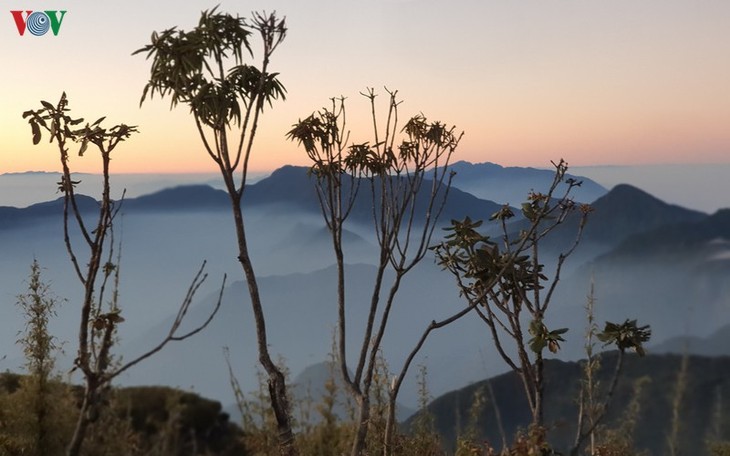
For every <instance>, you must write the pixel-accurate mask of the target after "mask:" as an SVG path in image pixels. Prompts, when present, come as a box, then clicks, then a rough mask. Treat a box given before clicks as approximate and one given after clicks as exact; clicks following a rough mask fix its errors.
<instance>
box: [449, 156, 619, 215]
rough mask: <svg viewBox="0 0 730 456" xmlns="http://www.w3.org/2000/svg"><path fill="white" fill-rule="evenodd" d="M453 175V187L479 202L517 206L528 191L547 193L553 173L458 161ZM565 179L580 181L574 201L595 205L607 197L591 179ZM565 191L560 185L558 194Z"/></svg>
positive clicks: (569, 175)
mask: <svg viewBox="0 0 730 456" xmlns="http://www.w3.org/2000/svg"><path fill="white" fill-rule="evenodd" d="M451 169H452V170H453V171H455V172H456V176H455V177H454V186H455V187H457V188H459V189H461V190H464V191H466V192H469V193H471V194H472V195H475V196H477V197H479V198H482V199H487V200H491V201H496V202H498V203H502V204H504V203H507V204H512V205H518V204H519V203H521V202H522V201H525V199H526V198H527V195H528V193H529V192H530V191H537V192H547V191H548V189H549V188H550V185H551V184H552V183H553V180H554V178H555V170H553V169H539V168H530V167H520V166H508V167H504V166H500V165H497V164H495V163H489V162H484V163H469V162H467V161H458V162H456V163H454V164H453V165H451ZM565 177H566V178H573V179H575V180H578V181H581V182H582V184H581V186H579V187H575V188H573V192H572V193H573V196H574V198H575V199H576V200H577V201H582V202H588V201H594V200H595V199H596V198H598V197H599V196H602V195H604V194H605V193H606V189H605V188H603V187H602V186H601V185H599V184H598V183H596V182H594V181H592V180H591V179H588V178H585V177H582V176H575V175H571V174H567V175H566V176H565ZM566 189H567V184H561V185H560V187H559V188H558V190H557V192H558V193H561V192H563V191H565V190H566Z"/></svg>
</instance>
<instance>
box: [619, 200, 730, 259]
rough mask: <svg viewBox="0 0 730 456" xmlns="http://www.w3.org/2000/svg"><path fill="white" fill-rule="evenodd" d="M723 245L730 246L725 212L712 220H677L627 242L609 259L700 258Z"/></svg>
mask: <svg viewBox="0 0 730 456" xmlns="http://www.w3.org/2000/svg"><path fill="white" fill-rule="evenodd" d="M722 241H726V242H730V209H721V210H719V211H717V212H716V213H714V214H713V215H710V216H707V215H704V216H699V217H690V219H689V220H676V221H675V222H674V223H665V224H663V225H659V226H656V227H654V228H653V229H651V230H646V231H644V232H643V233H636V234H635V235H633V236H631V237H628V238H626V239H625V240H624V241H623V242H622V243H621V244H620V245H619V246H618V247H617V248H616V249H615V250H614V251H613V252H611V254H610V255H609V256H608V257H609V258H611V259H619V258H631V257H639V256H649V255H652V256H654V255H658V254H670V255H675V256H676V255H678V254H681V255H686V254H696V253H700V252H701V251H702V250H703V249H704V248H705V247H710V248H711V250H713V251H716V250H717V249H718V248H719V247H721V246H720V245H719V243H722ZM711 243H713V244H714V245H711Z"/></svg>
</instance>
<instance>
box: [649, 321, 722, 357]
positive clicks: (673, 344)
mask: <svg viewBox="0 0 730 456" xmlns="http://www.w3.org/2000/svg"><path fill="white" fill-rule="evenodd" d="M650 350H651V352H652V353H657V354H660V353H674V354H680V355H681V354H684V353H687V354H690V355H701V356H730V324H728V325H725V326H723V327H721V328H720V329H718V330H717V331H715V332H713V333H712V334H710V335H709V336H707V337H693V336H689V337H687V336H677V337H672V338H669V339H667V340H665V341H664V342H662V343H659V344H656V345H654V346H652V347H651V349H650Z"/></svg>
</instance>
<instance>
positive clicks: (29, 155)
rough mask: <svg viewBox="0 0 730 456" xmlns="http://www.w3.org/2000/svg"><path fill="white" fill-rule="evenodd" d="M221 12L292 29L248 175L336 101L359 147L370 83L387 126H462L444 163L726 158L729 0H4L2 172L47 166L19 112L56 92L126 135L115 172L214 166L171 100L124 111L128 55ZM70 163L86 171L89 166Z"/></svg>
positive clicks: (137, 86)
mask: <svg viewBox="0 0 730 456" xmlns="http://www.w3.org/2000/svg"><path fill="white" fill-rule="evenodd" d="M218 3H220V5H221V6H220V9H221V10H222V11H227V12H231V13H238V14H240V15H242V16H249V15H250V12H251V11H254V10H255V11H260V10H264V9H265V10H267V11H272V10H276V11H277V12H278V13H279V14H280V15H285V16H286V17H287V23H288V25H289V34H288V36H287V39H286V40H285V42H284V43H283V44H282V46H281V47H280V48H279V50H278V52H277V54H275V55H274V57H273V70H274V71H278V72H280V73H281V80H282V82H283V83H284V85H285V86H286V87H287V89H288V99H287V100H286V101H285V102H280V103H277V104H275V106H274V109H273V110H269V111H267V112H266V114H265V116H264V117H263V120H262V123H261V126H260V131H259V136H258V141H257V145H256V149H255V156H254V159H253V168H254V170H257V171H264V170H271V169H274V168H276V167H279V166H281V165H283V164H287V163H289V164H305V163H306V158H305V156H304V153H303V151H302V150H300V149H298V148H297V147H296V146H295V145H294V144H293V143H289V142H287V141H286V140H285V139H284V134H285V132H286V131H287V130H288V129H289V128H290V126H291V125H292V124H293V123H294V122H296V121H297V119H298V118H302V117H305V116H307V115H309V114H310V113H311V112H312V111H314V110H317V109H319V108H320V107H322V106H324V105H326V104H327V103H328V99H329V98H330V97H333V96H340V95H344V96H346V97H348V103H349V104H348V108H349V112H350V116H351V118H352V119H353V120H352V122H351V125H350V126H351V129H352V130H353V137H355V138H359V139H362V140H365V138H366V132H367V128H368V126H367V124H365V123H364V122H359V120H360V119H363V118H364V114H366V113H367V109H368V106H367V104H366V100H365V99H364V98H362V97H360V96H359V95H358V92H360V91H362V90H364V89H365V88H366V87H375V88H376V89H379V90H380V91H381V92H382V87H384V86H386V87H388V88H390V89H397V90H398V91H399V95H400V96H401V98H402V99H403V100H404V103H403V104H402V105H401V116H402V117H406V116H410V115H413V114H417V113H423V114H424V115H426V116H427V117H428V118H430V119H433V120H441V121H443V122H446V123H448V124H455V125H456V126H457V127H458V129H459V130H464V131H465V136H464V140H463V142H462V143H461V146H460V148H459V151H458V152H457V153H458V155H457V157H456V158H458V159H464V160H469V161H472V162H484V161H491V162H495V163H499V164H502V165H519V166H538V167H544V166H549V161H550V160H551V159H558V158H561V157H562V158H565V159H566V160H567V161H568V162H569V163H570V164H571V165H600V164H647V163H730V1H728V0H681V1H678V0H640V1H637V0H611V1H584V0H583V1H578V0H575V1H568V0H523V1H507V0H501V1H491V0H490V1H485V0H478V1H477V0H474V1H463V0H457V1H450V2H446V1H444V0H438V1H430V0H423V1H418V0H374V1H350V0H330V1H321V0H310V1H303V0H291V1H259V0H256V1H245V2H244V1H227V0H222V1H217V0H216V1H188V2H180V1H171V0H163V1H156V2H142V1H139V0H128V1H123V2H122V1H118V2H100V1H90V0H84V1H81V0H46V1H29V0H7V1H5V2H3V7H4V9H5V12H3V13H2V14H0V17H4V19H3V20H2V21H0V40H1V41H2V44H1V45H0V57H1V58H2V62H3V63H4V68H3V70H2V72H0V81H1V82H2V84H0V125H2V127H0V173H5V172H22V171H28V170H36V171H40V170H42V171H55V170H57V169H58V164H57V161H56V155H55V153H54V152H55V150H54V149H53V148H52V147H51V145H49V144H48V143H47V142H43V143H41V145H39V146H35V147H34V146H33V145H32V142H31V134H30V128H29V127H28V125H27V123H26V121H25V120H23V119H22V118H21V114H22V112H23V111H25V110H28V109H31V108H33V109H36V108H39V107H40V103H39V101H40V100H41V99H43V100H48V101H51V102H54V103H55V102H56V101H57V100H58V98H59V96H60V94H61V92H62V91H64V90H65V91H66V92H67V94H68V96H69V99H70V107H71V109H72V112H71V114H72V115H74V116H81V117H85V118H87V119H90V120H95V119H96V118H98V117H101V116H104V115H105V116H107V120H108V122H113V123H121V122H124V123H127V124H132V125H138V126H139V130H140V132H141V133H140V134H138V135H136V136H134V137H133V138H132V139H131V140H130V141H129V142H127V143H126V144H123V145H121V146H120V148H119V149H118V150H117V151H116V155H115V160H114V162H113V167H114V170H115V171H116V172H206V171H210V170H213V169H214V168H213V164H212V162H211V161H210V159H209V157H208V156H207V154H205V152H204V151H203V149H202V146H201V143H200V140H199V139H198V137H197V134H196V132H195V129H194V125H193V121H192V118H191V117H190V116H189V114H188V111H187V109H186V108H185V107H184V106H179V107H178V108H177V109H175V110H174V111H172V112H171V111H170V110H169V104H168V103H167V102H166V101H160V100H159V99H155V100H153V101H152V102H147V103H145V105H143V106H142V107H141V108H140V107H139V98H140V95H141V92H142V88H143V86H144V84H145V83H146V82H147V79H148V73H149V62H148V61H146V60H145V58H144V56H140V55H137V56H132V55H131V53H132V52H133V51H134V50H135V49H138V48H140V47H142V46H143V45H145V44H147V43H148V42H149V39H150V34H151V32H152V31H153V30H158V31H160V30H162V29H165V28H169V27H172V26H179V27H181V28H184V29H188V28H190V27H191V26H193V25H194V24H195V23H196V22H197V20H198V18H199V14H200V11H201V10H203V9H209V8H212V7H214V6H215V5H216V4H218ZM152 5H154V6H152ZM11 10H67V14H66V16H65V18H64V20H63V23H62V25H61V28H60V31H59V34H58V36H53V35H52V33H50V32H49V33H48V34H46V35H44V36H39V37H36V36H32V35H30V34H29V33H27V32H26V34H25V36H22V37H21V36H19V34H18V31H17V29H16V26H15V22H14V20H13V17H12V15H11V13H10V11H11ZM381 98H383V99H384V98H385V97H384V96H383V97H381ZM109 125H111V123H110V124H109ZM72 165H73V167H74V168H75V169H76V170H78V171H84V172H96V171H97V170H98V168H97V166H98V163H97V162H95V161H94V160H93V159H91V158H90V157H88V158H87V157H84V158H83V159H79V158H74V160H73V163H72Z"/></svg>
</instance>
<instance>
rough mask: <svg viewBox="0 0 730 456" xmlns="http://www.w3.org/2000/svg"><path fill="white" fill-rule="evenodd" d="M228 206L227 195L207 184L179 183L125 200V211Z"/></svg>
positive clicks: (209, 208) (203, 208)
mask: <svg viewBox="0 0 730 456" xmlns="http://www.w3.org/2000/svg"><path fill="white" fill-rule="evenodd" d="M229 206H230V202H229V199H228V195H227V194H226V192H224V191H223V190H216V189H214V188H213V187H211V186H209V185H181V186H177V187H173V188H168V189H165V190H160V191H159V192H155V193H151V194H149V195H143V196H140V197H137V198H131V199H128V200H125V201H124V203H123V207H124V210H125V211H130V210H143V211H164V210H177V211H179V210H183V211H184V210H221V209H226V208H227V207H229Z"/></svg>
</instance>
